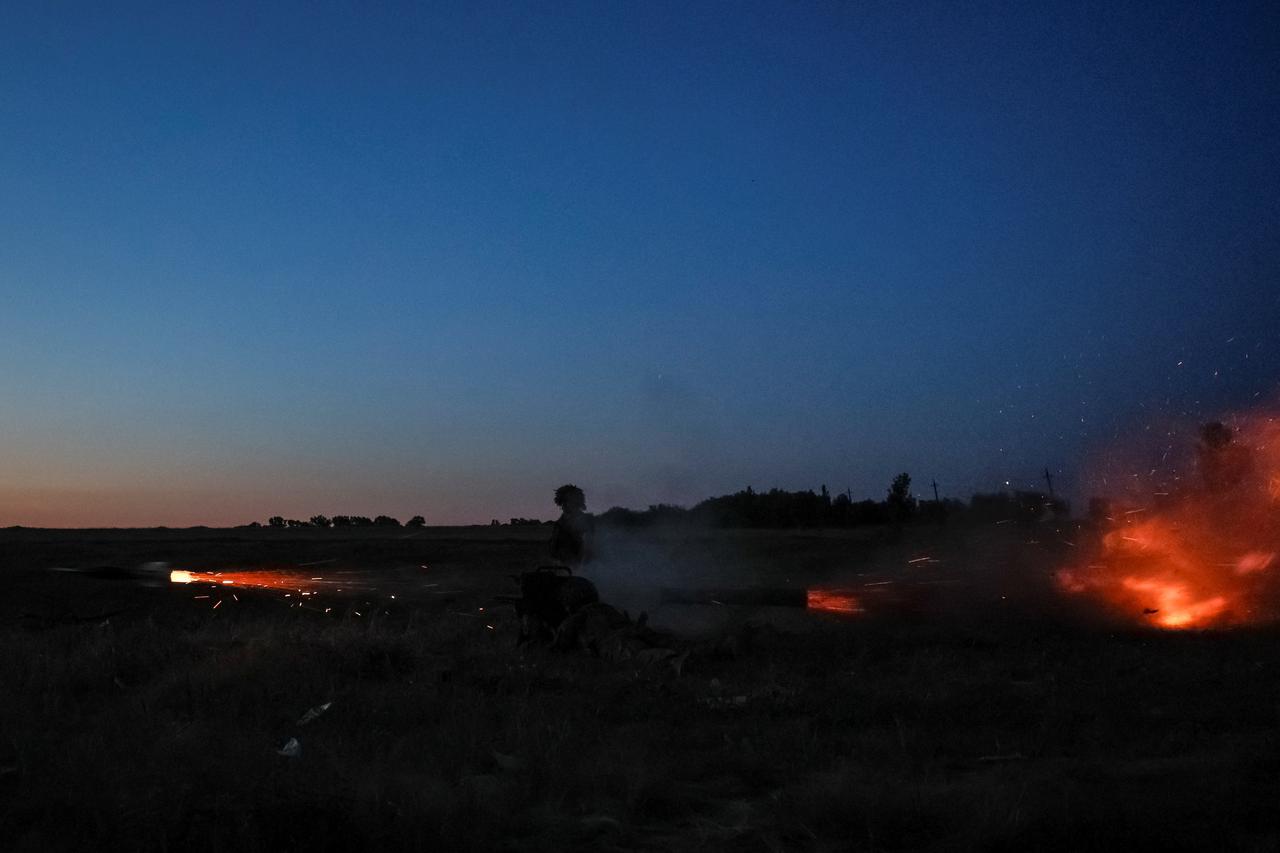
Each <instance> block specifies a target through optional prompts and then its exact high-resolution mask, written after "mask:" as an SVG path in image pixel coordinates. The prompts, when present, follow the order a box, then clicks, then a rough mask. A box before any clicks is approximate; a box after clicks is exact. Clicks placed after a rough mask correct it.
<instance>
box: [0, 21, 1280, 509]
mask: <svg viewBox="0 0 1280 853" xmlns="http://www.w3.org/2000/svg"><path fill="white" fill-rule="evenodd" d="M0 105H3V114H4V115H5V116H6V117H7V120H6V122H5V126H4V132H3V133H0V187H3V188H4V190H3V192H0V364H3V365H4V370H3V371H0V400H3V405H0V438H2V440H0V525H7V524H24V525H49V526H95V525H107V526H110V525H158V524H164V525H170V526H180V525H190V524H209V525H223V524H238V523H243V522H247V521H250V520H254V519H257V520H263V519H265V518H266V517H267V516H269V515H274V514H277V513H279V514H283V515H285V516H293V517H299V518H307V517H309V516H310V515H311V514H314V513H318V512H322V513H328V514H333V513H340V512H358V513H361V514H366V515H370V516H373V515H377V514H381V513H386V514H389V515H394V516H397V517H399V518H407V517H409V516H411V515H414V514H417V513H422V514H423V515H425V516H426V518H427V520H428V522H430V523H432V524H437V523H463V522H481V523H483V522H487V521H488V520H489V519H490V518H492V517H499V518H503V519H505V518H508V517H511V516H534V517H550V516H551V515H552V514H553V507H551V506H550V496H551V489H553V488H554V487H555V486H557V485H559V484H560V483H563V482H567V481H572V482H575V483H578V484H579V485H581V486H583V487H584V488H585V489H586V490H587V494H588V499H589V501H590V508H591V509H593V510H603V509H606V508H607V507H609V506H611V505H614V504H624V505H632V506H643V505H647V504H650V503H656V502H659V501H662V502H672V503H681V504H686V505H687V504H691V503H694V502H696V501H698V500H700V499H702V498H705V497H707V496H709V495H715V494H723V493H726V492H732V491H735V490H737V489H740V488H743V487H745V486H746V485H748V484H751V485H754V486H756V487H757V488H768V487H770V486H779V487H783V488H789V489H796V488H817V487H818V486H819V485H820V484H822V483H826V484H827V485H829V486H830V487H831V489H832V490H833V491H843V490H844V489H846V488H849V489H851V490H852V492H853V494H854V496H855V498H857V497H863V496H871V497H877V498H880V497H883V493H884V489H885V487H886V485H887V484H888V482H889V481H890V479H891V478H892V477H893V476H894V475H895V474H897V473H898V472H900V471H904V470H907V471H910V472H911V473H912V474H913V475H914V478H915V479H914V482H915V484H916V488H917V489H918V490H919V489H923V488H924V487H925V485H926V484H927V483H928V482H929V481H930V480H931V479H933V478H936V479H937V481H938V482H939V484H940V485H941V488H942V494H943V496H944V497H945V496H955V497H967V496H968V495H969V494H970V493H972V492H974V491H978V490H986V491H990V490H993V489H997V488H1000V487H1003V486H1004V485H1005V483H1006V482H1008V483H1009V484H1010V486H1011V487H1021V488H1026V487H1036V486H1038V485H1040V479H1039V478H1040V474H1041V472H1042V470H1043V469H1044V468H1045V467H1046V466H1047V467H1048V468H1049V469H1051V471H1053V472H1054V474H1055V477H1056V481H1057V482H1058V483H1059V485H1060V488H1061V489H1062V490H1063V491H1065V492H1067V493H1069V494H1071V495H1072V497H1074V498H1075V499H1076V500H1077V501H1079V500H1080V498H1082V497H1085V496H1087V492H1088V489H1089V487H1090V485H1091V484H1089V483H1087V482H1086V477H1087V476H1088V468H1089V465H1090V464H1091V463H1090V460H1095V459H1097V458H1098V457H1099V455H1105V454H1106V453H1107V452H1108V450H1107V449H1108V448H1110V447H1112V446H1114V445H1115V444H1116V443H1117V442H1119V443H1121V444H1124V443H1126V442H1129V441H1130V440H1131V436H1132V435H1133V434H1134V433H1138V434H1141V433H1142V432H1143V431H1144V430H1147V429H1149V428H1150V429H1155V430H1157V431H1158V430H1161V429H1167V428H1169V425H1170V424H1180V425H1184V426H1185V425H1194V424H1197V423H1199V422H1201V421H1205V420H1210V419H1213V418H1216V417H1218V416H1219V414H1220V413H1222V412H1227V411H1242V410H1247V409H1248V408H1250V407H1252V406H1254V405H1255V404H1257V403H1258V401H1259V400H1262V401H1273V400H1274V393H1275V391H1276V389H1277V385H1278V383H1277V380H1280V353H1278V352H1277V346H1278V345H1280V336H1277V334H1276V331H1275V330H1276V329H1277V328H1280V322H1278V321H1280V296H1278V294H1280V287H1278V286H1277V285H1278V284H1280V275H1278V273H1280V227H1278V223H1280V217H1278V216H1277V214H1278V213H1280V210H1277V205H1280V161H1277V159H1276V157H1275V140H1276V139H1277V138H1278V137H1280V134H1278V131H1280V12H1277V8H1276V6H1275V5H1274V4H1266V3H1239V4H1232V5H1231V6H1230V7H1229V8H1221V7H1219V6H1217V5H1216V4H1201V5H1198V6H1194V5H1182V4H1158V5H1155V6H1149V5H1147V4H1107V5H1106V6H1094V7H1083V6H1077V5H1075V4H1071V5H1066V4H1064V5H1062V6H1061V7H1059V8H1057V9H1054V10H1052V11H1049V12H1046V11H1045V9H1043V8H1041V7H1038V6H1035V7H1033V6H1026V7H1025V8H1024V7H1022V6H1019V5H1017V4H1009V5H1004V6H995V5H983V6H980V7H979V8H972V7H969V6H966V7H964V8H953V7H951V6H948V5H943V4H937V5H933V4H919V5H915V6H903V5H897V4H895V5H892V6H890V5H885V6H878V5H859V6H856V7H847V6H843V5H836V4H831V5H820V4H815V5H811V6H806V7H797V6H771V5H766V4H760V5H753V6H744V5H742V4H725V5H715V4H712V5H705V6H697V7H695V8H692V9H691V8H689V7H688V5H687V4H651V3H646V4H641V5H639V6H627V5H623V4H617V5H612V6H602V5H600V4H596V3H585V4H580V5H574V4H561V5H556V6H553V7H547V8H544V9H539V10H536V11H535V10H520V9H515V8H512V7H511V6H510V5H508V4H492V5H483V4H464V5H462V6H460V7H459V8H456V9H454V10H452V11H447V12H441V11H438V7H435V6H431V7H429V8H421V9H413V8H400V9H392V10H388V9H382V8H371V9H361V10H358V11H356V10H350V9H335V8H323V9H321V8H317V7H315V6H314V5H312V4H295V5H288V4H270V5H269V6H265V7H264V6H260V5H258V4H217V5H212V4H211V5H210V6H209V7H208V8H204V9H192V8H186V7H180V6H158V7H146V6H143V5H134V6H129V7H127V8H126V7H119V6H113V7H112V8H110V9H103V8H94V7H85V8H80V7H79V6H78V5H77V4H30V5H29V6H28V7H27V8H16V9H10V10H8V11H6V14H5V21H4V26H3V27H0ZM1152 425H1154V426H1152Z"/></svg>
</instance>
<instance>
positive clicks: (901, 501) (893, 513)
mask: <svg viewBox="0 0 1280 853" xmlns="http://www.w3.org/2000/svg"><path fill="white" fill-rule="evenodd" d="M886 503H887V504H888V505H889V515H890V517H891V518H893V520H894V521H906V520H907V519H908V518H910V517H911V515H912V513H914V512H915V508H916V500H915V498H913V497H911V475H910V474H908V473H907V472H906V471H903V472H902V473H901V474H899V475H898V476H896V477H894V478H893V482H892V483H890V484H889V497H888V500H887V501H886Z"/></svg>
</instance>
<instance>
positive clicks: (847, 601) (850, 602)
mask: <svg viewBox="0 0 1280 853" xmlns="http://www.w3.org/2000/svg"><path fill="white" fill-rule="evenodd" d="M808 608H809V609H810V610H825V611H827V612H828V613H861V612H862V604H861V603H860V602H859V601H858V598H857V596H855V595H852V594H851V593H849V592H847V591H846V590H841V589H811V590H808Z"/></svg>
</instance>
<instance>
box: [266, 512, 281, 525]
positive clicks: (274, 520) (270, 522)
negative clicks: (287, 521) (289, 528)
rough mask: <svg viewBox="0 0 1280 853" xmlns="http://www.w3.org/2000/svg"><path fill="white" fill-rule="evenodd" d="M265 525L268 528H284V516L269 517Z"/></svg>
mask: <svg viewBox="0 0 1280 853" xmlns="http://www.w3.org/2000/svg"><path fill="white" fill-rule="evenodd" d="M267 525H268V526H269V527H284V516H283V515H273V516H271V517H270V518H268V519H267Z"/></svg>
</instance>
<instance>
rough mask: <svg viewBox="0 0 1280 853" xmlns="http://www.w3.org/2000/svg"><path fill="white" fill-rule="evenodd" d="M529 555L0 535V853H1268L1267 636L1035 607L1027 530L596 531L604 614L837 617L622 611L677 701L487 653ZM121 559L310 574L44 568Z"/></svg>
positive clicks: (1279, 654) (565, 661)
mask: <svg viewBox="0 0 1280 853" xmlns="http://www.w3.org/2000/svg"><path fill="white" fill-rule="evenodd" d="M545 537H546V531H545V529H540V528H511V527H501V528H454V529H445V528H428V529H426V530H422V531H418V532H414V531H408V530H401V529H394V530H390V531H384V530H378V529H371V530H357V531H338V530H283V531H277V530H244V529H237V530H190V531H179V530H155V531H150V530H146V531H37V530H6V531H0V577H2V578H3V579H4V597H3V600H0V695H3V703H0V837H2V838H5V839H6V842H5V845H4V846H5V847H6V849H12V850H31V851H36V850H60V849H138V850H167V849H172V850H228V849H235V850H275V849H298V850H308V851H317V850H350V849H407V848H413V849H449V850H454V849H510V850H517V849H518V850H569V849H605V850H609V849H614V850H666V849H680V850H684V849H701V850H780V849H798V850H845V849H866V850H881V849H883V850H898V849H934V850H953V849H1010V850H1014V849H1018V850H1022V849H1090V848H1100V847H1104V846H1105V847H1119V846H1124V847H1130V848H1155V847H1163V848H1165V849H1227V850H1275V849H1280V813H1278V812H1277V810H1276V808H1275V803H1277V802H1280V679H1278V678H1277V673H1280V632H1277V631H1276V630H1274V629H1266V630H1262V629H1258V630H1250V631H1236V632H1198V633H1160V632H1153V631H1140V630H1120V629H1117V628H1115V627H1114V626H1108V625H1106V624H1105V623H1102V622H1099V621H1097V620H1093V619H1089V618H1084V617H1082V616H1081V614H1079V613H1078V612H1075V611H1073V610H1072V609H1070V608H1067V607H1066V606H1064V605H1063V604H1062V603H1061V602H1060V601H1059V600H1058V599H1057V598H1056V597H1055V596H1054V595H1053V594H1052V592H1051V591H1050V590H1049V588H1048V586H1047V583H1046V574H1047V572H1048V570H1049V569H1050V568H1052V567H1053V566H1054V565H1056V564H1057V563H1058V562H1059V561H1060V560H1061V559H1062V555H1063V553H1064V550H1065V549H1067V548H1068V547H1069V546H1068V545H1065V544H1063V543H1062V542H1061V539H1062V538H1063V537H1062V536H1060V535H1059V536H1055V535H1050V532H1049V531H1038V530H1032V531H1028V530H1026V529H1012V528H1009V527H1004V528H996V529H993V528H987V529H984V530H981V531H964V530H951V531H946V530H937V529H916V530H910V529H909V530H907V531H906V532H905V533H903V534H901V535H900V536H894V535H892V534H890V533H889V532H887V531H873V532H865V531H862V532H839V533H836V532H832V533H813V532H808V533H798V532H797V533H787V532H760V531H755V532H740V533H739V532H732V531H719V532H706V531H703V532H691V531H674V532H671V531H669V532H667V533H664V534H644V535H641V534H636V535H632V536H627V537H622V536H621V535H619V536H618V537H617V538H615V539H612V540H609V541H607V542H606V546H607V547H605V548H604V554H603V558H604V562H603V564H602V568H601V570H600V571H601V578H600V581H601V586H602V591H603V592H604V593H605V597H606V598H607V599H608V598H611V597H612V596H613V594H614V592H615V591H616V595H617V596H618V597H619V598H624V599H627V602H626V603H627V604H628V606H633V607H639V606H647V604H648V602H647V596H648V593H649V591H651V590H652V588H656V586H657V585H658V584H660V583H672V582H683V583H688V584H689V585H696V584H701V583H707V584H713V583H714V584H731V583H738V584H742V585H753V584H763V583H771V584H783V583H786V584H801V585H814V584H824V585H838V586H842V587H851V588H855V589H858V590H860V594H861V595H863V597H864V600H865V604H866V612H865V613H863V614H861V615H859V616H854V617H840V616H834V615H830V614H819V613H808V612H804V611H796V612H765V611H763V610H756V611H748V610H734V609H731V608H697V607H683V608H675V607H673V608H665V609H663V610H658V611H656V612H654V613H653V614H652V616H653V619H654V621H655V623H657V624H658V625H660V626H661V625H666V626H667V627H670V628H675V629H678V630H679V631H680V632H681V633H680V636H679V638H678V639H677V640H676V642H677V643H678V645H679V646H680V648H682V649H687V650H688V651H689V652H690V654H689V657H688V659H687V660H686V661H685V663H684V665H683V667H682V669H681V670H680V672H678V673H677V672H676V670H675V668H674V667H671V666H668V665H665V664H664V665H655V666H649V667H638V666H636V665H634V664H627V663H613V662H608V661H604V660H600V659H597V658H593V657H589V656H587V655H584V654H577V653H558V652H553V651H550V650H547V649H543V648H535V647H522V648H517V647H516V646H515V642H514V638H515V626H514V624H513V617H512V615H511V613H510V611H509V610H508V609H507V608H503V607H495V606H494V604H493V596H495V595H498V594H502V593H509V592H512V591H513V585H512V584H511V581H510V579H509V577H508V576H509V575H510V574H511V573H513V572H518V571H522V570H525V569H528V568H530V567H532V566H534V565H537V564H538V563H539V562H540V561H541V556H542V554H543V551H544V542H545ZM922 558H924V559H922ZM151 560H165V561H169V562H170V563H172V564H173V566H174V567H175V568H184V569H191V570H197V571H199V570H230V569H233V568H270V569H273V570H278V571H280V572H290V573H294V574H302V575H305V576H306V577H307V579H308V580H310V578H312V577H316V578H320V580H318V581H316V582H315V583H316V584H317V586H315V587H314V588H313V589H314V590H316V591H317V592H316V595H313V596H307V597H306V599H305V600H303V598H302V597H301V596H300V595H298V593H297V590H296V588H295V589H292V590H291V589H287V588H283V587H282V588H268V589H258V590H251V589H245V588H240V587H232V586H228V587H227V588H226V589H225V590H219V589H217V588H215V587H213V586H211V585H208V584H167V583H165V584H162V585H159V586H153V587H148V586H143V585H140V584H138V583H135V582H131V581H118V580H114V581H113V580H100V579H94V578H90V577H84V576H80V575H75V574H62V573H51V572H48V571H46V569H47V568H49V567H53V566H80V567H84V566H95V565H103V564H110V565H119V566H133V565H136V564H139V563H142V562H146V561H151ZM913 561H916V562H913ZM339 590H341V591H339ZM286 595H288V597H287V598H286ZM393 595H394V596H395V598H392V597H391V596H393ZM198 596H200V597H198ZM203 596H208V597H203ZM219 601H220V602H221V603H220V604H218V602H219ZM299 604H301V605H302V606H297V605H299ZM215 605H217V606H216V607H215ZM326 608H327V610H328V612H325V611H326ZM482 608H483V609H482ZM633 614H634V610H633ZM326 702H331V703H332V705H331V706H330V707H329V708H328V709H327V710H326V711H325V712H324V713H323V714H322V715H321V716H319V717H318V718H317V719H314V720H313V721H310V722H308V723H305V724H300V723H299V719H300V718H301V717H302V715H303V714H304V712H306V711H307V710H308V709H309V708H313V707H316V706H319V705H322V704H323V703H326ZM290 738H297V740H298V741H299V743H300V746H301V748H300V752H299V753H298V754H297V755H296V756H295V757H287V756H283V755H280V754H278V750H280V749H281V747H282V746H284V744H285V743H286V742H287V741H288V740H289V739H290Z"/></svg>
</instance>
